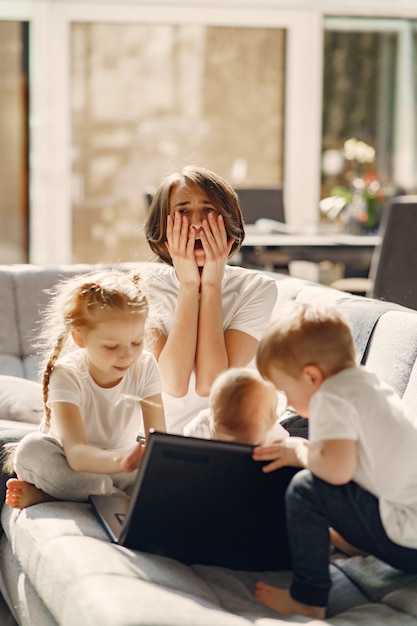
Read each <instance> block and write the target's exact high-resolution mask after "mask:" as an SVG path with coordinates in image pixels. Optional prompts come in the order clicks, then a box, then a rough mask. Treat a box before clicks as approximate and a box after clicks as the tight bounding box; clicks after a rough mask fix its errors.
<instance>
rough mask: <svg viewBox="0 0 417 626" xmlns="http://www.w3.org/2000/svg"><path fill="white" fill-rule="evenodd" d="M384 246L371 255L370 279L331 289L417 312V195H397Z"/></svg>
mask: <svg viewBox="0 0 417 626" xmlns="http://www.w3.org/2000/svg"><path fill="white" fill-rule="evenodd" d="M380 233H381V237H382V242H381V244H380V245H379V246H378V247H377V248H375V251H374V253H373V255H372V261H371V266H370V269H369V277H368V278H342V279H340V280H337V281H335V282H334V283H333V284H332V287H335V288H336V289H341V290H342V291H347V292H350V293H364V294H365V295H367V296H369V297H373V298H377V299H378V300H388V301H390V302H395V303H397V304H402V305H403V306H407V307H409V308H411V309H417V196H398V197H396V198H393V199H392V200H391V202H390V203H389V205H388V206H387V207H386V209H385V211H384V214H383V216H382V222H381V227H380Z"/></svg>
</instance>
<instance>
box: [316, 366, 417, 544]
mask: <svg viewBox="0 0 417 626" xmlns="http://www.w3.org/2000/svg"><path fill="white" fill-rule="evenodd" d="M309 439H310V441H311V442H312V443H314V442H319V441H323V440H326V439H353V440H355V441H356V442H357V446H358V452H357V455H358V465H357V468H356V471H355V474H354V476H353V480H354V481H355V482H357V483H358V484H359V485H360V486H361V487H363V488H364V489H366V490H367V491H369V492H371V493H372V494H373V495H375V496H376V497H377V498H378V500H379V509H380V514H381V520H382V523H383V526H384V529H385V531H386V533H387V535H388V537H389V538H390V539H391V540H392V541H394V542H395V543H397V544H399V545H403V546H407V547H409V548H417V416H416V417H414V416H412V415H411V414H410V413H409V412H408V411H407V409H406V407H405V405H404V404H403V403H402V401H401V399H400V398H399V397H398V396H397V395H396V394H395V392H394V391H393V390H392V389H391V388H390V387H389V386H388V385H386V384H385V383H383V382H381V381H380V380H379V379H378V378H377V377H376V376H375V374H373V373H372V372H370V371H367V370H366V369H365V368H363V367H352V368H348V369H346V370H343V371H342V372H339V373H338V374H336V375H335V376H331V377H330V378H328V379H327V380H326V381H325V382H324V383H323V384H322V386H321V387H320V389H319V390H318V391H317V393H316V394H315V395H314V396H313V398H312V400H311V402H310V420H309Z"/></svg>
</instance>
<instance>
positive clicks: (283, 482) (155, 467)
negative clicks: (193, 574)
mask: <svg viewBox="0 0 417 626" xmlns="http://www.w3.org/2000/svg"><path fill="white" fill-rule="evenodd" d="M146 447H147V449H146V452H145V455H144V459H143V462H142V466H141V469H140V472H139V475H138V479H137V482H136V485H135V489H134V492H133V494H132V499H131V503H130V505H129V509H128V512H127V515H126V520H125V523H124V526H123V529H122V533H121V536H120V539H119V542H118V543H119V544H122V545H125V546H127V547H130V548H133V549H136V550H143V551H145V552H152V553H156V554H161V555H165V556H169V557H172V558H175V559H178V560H180V561H182V562H184V563H203V564H207V565H220V566H225V567H230V568H234V569H242V570H256V571H264V570H268V569H289V568H290V565H291V564H290V556H289V549H288V543H287V535H286V521H285V515H284V494H285V489H286V487H287V485H288V482H289V480H290V479H291V477H292V476H293V475H294V473H295V472H296V471H297V470H296V468H283V469H282V470H279V471H276V472H272V473H271V474H264V473H263V472H262V471H261V464H260V463H257V462H255V461H253V460H252V447H251V446H247V445H243V444H237V443H227V442H220V441H211V440H205V439H197V438H193V437H182V436H180V435H169V434H166V433H152V434H151V436H150V438H149V441H148V443H147V446H146ZM110 497H111V496H110Z"/></svg>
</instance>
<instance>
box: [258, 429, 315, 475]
mask: <svg viewBox="0 0 417 626" xmlns="http://www.w3.org/2000/svg"><path fill="white" fill-rule="evenodd" d="M308 445H309V444H308V441H307V439H304V438H303V437H288V438H287V439H284V440H283V441H282V442H281V443H276V444H273V445H272V446H259V447H257V448H254V450H253V454H252V458H253V460H254V461H272V462H271V463H268V464H267V465H264V467H263V468H262V471H263V472H265V473H266V474H268V473H269V472H273V471H274V470H276V469H279V468H281V467H286V466H288V465H289V466H291V467H305V462H304V460H303V458H304V457H305V458H306V457H307V449H308Z"/></svg>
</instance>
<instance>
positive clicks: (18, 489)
mask: <svg viewBox="0 0 417 626" xmlns="http://www.w3.org/2000/svg"><path fill="white" fill-rule="evenodd" d="M55 500H56V498H53V497H52V496H50V495H49V494H47V493H45V492H44V491H42V490H41V489H38V488H37V487H35V485H32V484H31V483H27V482H26V481H25V480H19V479H18V478H9V480H8V481H7V483H6V498H5V502H6V504H8V505H9V506H10V507H11V508H12V509H25V508H26V507H28V506H32V505H33V504H40V503H41V502H53V501H55Z"/></svg>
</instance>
